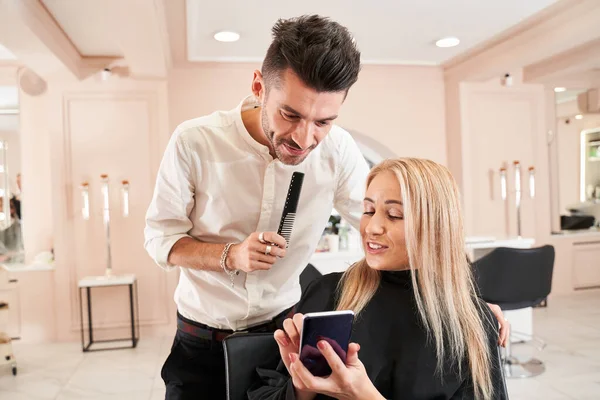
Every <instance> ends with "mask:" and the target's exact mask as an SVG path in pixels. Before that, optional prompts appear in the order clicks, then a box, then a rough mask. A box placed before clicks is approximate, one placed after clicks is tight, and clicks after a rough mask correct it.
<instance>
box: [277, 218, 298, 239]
mask: <svg viewBox="0 0 600 400" xmlns="http://www.w3.org/2000/svg"><path fill="white" fill-rule="evenodd" d="M295 220H296V213H289V214H287V215H286V216H285V217H284V219H283V224H282V225H281V236H283V238H284V239H285V241H286V242H287V245H288V246H289V244H290V238H291V237H292V228H293V226H294V221H295Z"/></svg>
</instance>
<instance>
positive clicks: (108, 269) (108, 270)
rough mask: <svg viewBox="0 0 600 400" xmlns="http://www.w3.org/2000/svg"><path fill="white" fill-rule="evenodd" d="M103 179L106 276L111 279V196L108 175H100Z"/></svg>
mask: <svg viewBox="0 0 600 400" xmlns="http://www.w3.org/2000/svg"><path fill="white" fill-rule="evenodd" d="M100 178H101V179H102V198H103V200H104V201H103V206H102V215H103V220H104V233H105V235H106V272H105V275H106V276H107V277H110V276H111V275H112V256H111V247H110V196H109V192H108V175H106V174H102V175H100Z"/></svg>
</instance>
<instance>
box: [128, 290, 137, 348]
mask: <svg viewBox="0 0 600 400" xmlns="http://www.w3.org/2000/svg"><path fill="white" fill-rule="evenodd" d="M129 312H130V315H131V347H135V346H136V343H135V322H134V321H135V319H134V315H133V283H132V284H131V285H129Z"/></svg>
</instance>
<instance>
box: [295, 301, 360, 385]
mask: <svg viewBox="0 0 600 400" xmlns="http://www.w3.org/2000/svg"><path fill="white" fill-rule="evenodd" d="M353 323H354V312H353V311H351V310H348V311H327V312H319V313H308V314H305V315H304V321H303V323H302V333H301V334H300V349H299V353H298V354H300V361H302V363H303V364H304V366H305V367H306V369H308V370H309V371H310V372H311V373H312V374H313V375H314V376H328V375H330V374H331V368H330V367H329V364H328V363H327V360H326V359H325V357H324V356H323V355H322V354H321V351H320V350H319V349H318V348H317V343H318V342H319V341H321V340H325V341H327V342H328V343H329V344H330V345H331V347H332V348H333V349H334V351H335V352H336V353H337V355H338V356H339V357H340V358H341V359H342V361H343V362H344V363H346V354H347V353H348V344H349V343H350V336H351V335H352V324H353Z"/></svg>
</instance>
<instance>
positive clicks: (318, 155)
mask: <svg viewBox="0 0 600 400" xmlns="http://www.w3.org/2000/svg"><path fill="white" fill-rule="evenodd" d="M359 71H360V52H359V51H358V49H357V48H356V45H355V41H354V39H353V37H352V35H351V34H350V32H349V31H348V30H347V29H346V28H345V27H343V26H341V25H340V24H338V23H336V22H334V21H331V20H329V19H327V18H323V17H320V16H302V17H299V18H293V19H289V20H281V21H278V22H277V23H276V24H275V26H274V27H273V42H272V43H271V45H270V46H269V49H268V51H267V55H266V57H265V59H264V62H263V67H262V71H255V72H254V77H253V80H252V86H251V89H252V95H251V96H249V97H247V98H246V99H244V100H243V101H242V102H241V103H240V104H239V105H238V107H236V108H235V109H233V110H231V111H218V112H215V113H213V114H210V115H207V116H204V117H200V118H197V119H193V120H190V121H186V122H184V123H182V124H181V125H179V126H178V127H177V129H176V130H175V132H174V133H173V135H172V136H171V139H170V141H169V144H168V146H167V149H166V150H165V154H164V157H163V160H162V162H161V165H160V169H159V172H158V177H157V181H156V187H155V191H154V196H153V199H152V202H151V204H150V207H149V209H148V212H147V215H146V229H145V239H146V241H145V247H146V250H147V251H148V253H149V254H150V255H151V256H152V258H153V259H154V260H155V261H156V263H157V264H158V265H160V266H161V267H163V268H166V269H170V268H175V267H180V279H179V284H178V286H177V289H176V291H175V296H174V297H175V302H176V304H177V310H178V313H177V332H176V335H175V340H174V343H173V347H172V349H171V353H170V355H169V357H168V358H167V360H166V361H165V364H164V366H163V368H162V372H161V375H162V378H163V380H164V381H165V384H166V393H167V394H166V397H167V399H196V398H206V399H211V400H212V399H222V398H224V397H225V364H224V358H223V347H222V343H221V342H222V340H223V339H224V338H225V337H227V336H228V335H230V334H232V333H235V332H240V331H245V332H274V331H275V330H276V329H277V328H278V327H281V325H282V323H283V320H284V319H285V318H286V317H287V316H289V315H291V314H292V311H291V310H292V307H293V306H294V305H295V304H296V303H297V301H298V300H299V299H300V284H299V276H300V273H301V272H302V270H303V269H304V268H305V267H306V265H307V264H308V262H309V259H310V257H311V255H312V254H313V253H314V251H315V248H316V246H317V243H318V242H319V239H320V237H321V235H322V233H323V229H324V227H325V225H326V224H327V221H328V219H329V217H330V215H331V211H332V208H334V207H335V209H336V210H337V211H338V212H339V213H340V214H341V216H342V217H343V218H344V219H346V220H347V221H348V222H350V223H351V224H352V225H353V226H355V227H358V226H359V221H360V216H361V214H362V200H363V196H364V184H365V181H366V177H367V175H368V172H369V168H368V166H367V163H366V161H365V159H364V158H363V156H362V154H361V152H360V150H359V149H358V146H357V145H356V143H355V142H354V140H353V139H352V137H351V136H350V134H349V133H348V132H346V131H344V130H343V129H341V128H340V127H338V126H336V125H334V124H333V122H334V121H335V120H336V118H337V116H338V114H339V111H340V107H341V106H342V103H343V102H344V100H345V98H346V95H347V94H348V90H349V89H350V87H351V86H352V85H353V84H354V83H355V82H356V80H357V79H358V73H359ZM294 171H300V172H303V173H304V174H305V176H304V184H303V187H302V193H301V197H300V204H299V207H298V211H297V215H296V221H295V224H294V227H293V232H292V235H291V239H290V242H289V243H287V246H288V247H287V248H286V241H285V239H284V238H283V237H281V236H279V235H278V234H277V233H276V230H277V228H278V226H279V219H280V217H281V214H282V211H283V208H284V203H285V199H286V195H287V190H288V185H289V183H290V179H291V176H292V173H293V172H294Z"/></svg>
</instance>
